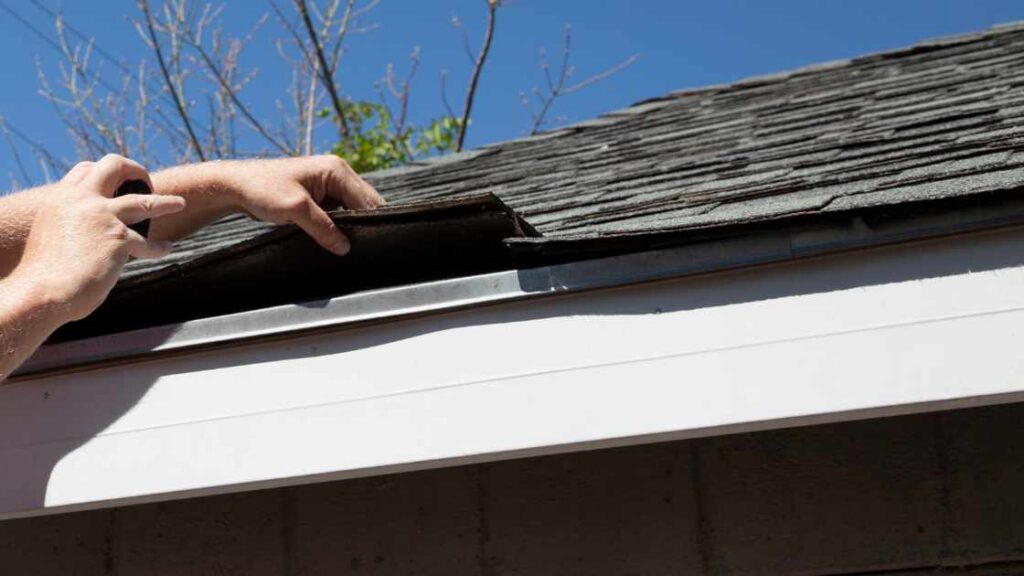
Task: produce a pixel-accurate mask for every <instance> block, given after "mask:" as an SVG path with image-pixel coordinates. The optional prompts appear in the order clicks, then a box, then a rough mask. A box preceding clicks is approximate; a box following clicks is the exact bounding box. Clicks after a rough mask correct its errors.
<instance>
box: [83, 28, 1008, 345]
mask: <svg viewBox="0 0 1024 576" xmlns="http://www.w3.org/2000/svg"><path fill="white" fill-rule="evenodd" d="M1022 64H1024V24H1020V23H1015V24H1008V25H1002V26H999V27H995V28H992V29H990V30H986V31H982V32H978V33H974V34H969V35H964V36H957V37H952V38H945V39H940V40H933V41H929V42H925V43H922V44H918V45H916V46H913V47H910V48H907V49H903V50H897V51H892V52H885V53H881V54H875V55H869V56H864V57H859V58H854V59H851V60H846V61H840V62H831V63H827V64H821V65H816V66H811V67H808V68H804V69H800V70H795V71H792V72H786V73H781V74H775V75H771V76H763V77H756V78H749V79H746V80H743V81H740V82H737V83H735V84H731V85H723V86H711V87H707V88H700V89H695V90H684V91H679V92H674V93H671V94H668V95H666V96H663V97H660V98H654V99H651V100H648V101H644V102H640V103H638V104H636V105H634V106H632V107H630V108H626V109H624V110H619V111H616V112H612V113H610V114H607V115H605V116H602V117H600V118H597V119H595V120H591V121H587V122H583V123H580V124H575V125H572V126H568V127H565V128H561V129H558V130H554V131H551V132H547V133H544V134H540V135H537V136H533V137H528V138H523V139H519V140H514V141H509V142H503V143H499V144H494V145H491V146H485V147H483V148H480V149H476V150H472V151H468V152H464V153H460V154H454V155H451V156H447V157H442V158H437V159H431V160H427V161H423V162H417V163H415V164H413V165H410V166H405V167H401V168H396V169H391V170H386V171H382V172H377V173H372V174H368V175H366V177H367V179H368V180H369V181H370V182H371V183H372V184H373V185H374V186H376V187H377V189H378V190H379V191H380V192H381V193H382V194H383V195H384V197H385V198H386V199H387V200H388V201H389V203H390V205H391V206H392V207H398V208H389V209H388V210H396V209H398V210H399V211H401V210H402V207H403V206H405V207H406V208H405V209H404V210H405V213H406V217H407V218H409V219H412V220H416V219H417V218H422V219H424V221H425V222H429V221H430V219H431V218H433V217H434V216H432V214H435V212H434V211H436V209H437V205H436V203H437V202H438V201H442V200H444V201H451V200H453V199H454V200H456V204H458V200H459V199H463V201H464V202H469V203H470V204H472V203H473V202H475V201H479V200H480V198H481V196H480V195H481V194H484V195H487V194H489V195H493V196H494V197H496V198H497V199H500V202H497V204H503V206H502V207H500V208H495V207H494V206H493V205H492V206H491V207H492V209H495V210H498V211H499V212H505V213H507V214H509V215H511V216H509V217H510V218H511V219H512V220H515V221H516V222H517V223H518V224H517V225H515V226H511V225H510V226H508V227H506V228H503V229H498V230H496V232H497V234H498V235H499V236H502V237H499V238H492V240H491V242H492V243H493V245H492V246H491V251H490V252H489V256H485V257H480V258H476V259H474V260H473V263H472V265H467V266H464V267H462V268H459V269H454V268H451V269H448V268H438V269H437V270H440V272H441V275H442V276H456V275H459V274H468V273H479V272H487V271H493V270H494V269H502V268H509V267H515V266H519V267H522V266H523V265H533V264H538V263H539V264H547V263H551V262H552V261H553V260H558V261H562V262H564V261H566V260H579V259H584V258H589V257H593V256H595V255H607V254H614V253H622V252H635V251H640V250H644V249H650V248H656V247H660V246H665V245H666V244H668V245H678V244H684V243H686V242H689V241H692V240H693V239H694V238H698V237H705V236H707V235H708V234H725V235H729V234H732V235H735V234H742V233H744V232H743V231H744V230H747V229H749V228H750V227H751V226H760V227H761V228H764V227H769V228H771V227H778V226H784V225H787V224H788V223H791V222H794V221H798V220H800V219H807V218H827V217H830V216H836V215H840V216H842V215H847V214H854V213H863V212H865V211H870V210H874V211H877V210H880V209H882V210H892V209H898V208H900V207H909V208H907V209H909V210H910V211H912V212H916V211H920V210H923V209H924V205H925V204H935V203H936V202H943V201H955V200H957V199H959V200H960V201H961V202H963V201H966V202H970V203H975V202H978V201H981V199H982V198H985V199H987V200H986V201H998V200H999V199H1000V198H1003V197H1004V196H1006V195H1010V196H1012V195H1013V194H1014V193H1016V192H1017V191H1018V190H1019V189H1020V183H1021V182H1024V152H1021V151H1019V150H1020V149H1021V145H1022V143H1024V92H1022V91H1021V90H1020V87H1021V85H1022V84H1024V66H1022ZM474 199H476V200H474ZM484 203H485V204H487V202H486V201H485V202H484ZM505 207H507V209H506V208H505ZM386 214H387V212H385V213H384V214H383V215H381V216H378V217H373V216H369V217H367V218H368V220H366V222H368V224H367V225H369V226H370V227H371V228H372V227H373V226H374V224H373V222H374V220H375V218H376V219H377V220H380V221H381V222H382V223H383V225H386V222H387V216H386ZM335 217H336V218H337V219H339V225H341V226H342V227H343V228H345V227H348V228H351V227H352V226H357V227H358V224H359V223H358V222H356V221H355V220H353V218H357V217H353V216H352V215H351V213H345V212H337V213H335ZM509 222H511V220H510V221H509ZM273 228H274V227H273V226H270V225H267V224H263V223H259V222H255V221H253V220H251V219H249V218H246V217H243V216H233V217H229V218H226V219H224V220H221V221H219V222H217V223H215V224H213V225H211V226H209V227H208V228H206V229H204V230H202V231H200V232H198V233H196V234H194V235H192V236H191V237H189V238H186V239H184V240H183V241H181V242H180V243H179V244H178V246H177V250H176V251H175V253H174V254H172V255H171V256H169V257H167V258H164V259H162V260H158V261H137V262H133V263H131V264H129V266H128V267H127V269H126V270H125V273H124V277H123V279H122V282H121V284H120V286H119V288H118V289H116V290H115V293H114V296H113V297H112V299H111V302H112V304H111V305H110V306H117V305H118V304H117V303H118V302H119V300H120V301H123V300H124V299H125V298H124V297H122V296H119V295H121V294H124V293H126V292H129V291H131V292H133V293H134V294H136V295H138V294H147V293H153V292H154V291H164V292H167V291H171V290H173V287H174V286H178V284H176V282H180V281H181V279H182V278H185V277H188V276H190V275H191V276H196V275H197V274H198V275H201V274H202V272H201V271H202V270H206V272H207V273H209V274H216V275H217V280H218V282H217V284H218V285H221V286H224V285H227V286H228V288H230V287H231V285H232V282H233V280H232V279H231V278H232V277H231V276H230V274H229V268H231V266H228V264H226V262H227V261H229V260H230V261H234V262H238V261H243V262H248V263H249V265H248V266H247V268H248V269H249V270H250V272H252V273H256V272H254V271H257V270H259V269H260V268H261V266H262V269H263V272H264V275H265V276H266V275H267V273H268V272H269V273H270V274H271V275H272V274H273V269H272V267H271V263H269V262H268V261H267V258H266V253H267V250H268V249H270V248H268V247H272V246H278V245H279V243H280V242H281V241H282V240H283V239H284V238H286V237H291V238H293V239H292V240H289V242H293V243H294V242H296V241H298V242H300V243H301V242H303V240H295V239H294V237H295V235H294V234H291V235H290V236H289V235H288V234H286V233H282V232H281V231H280V230H276V231H275V230H273ZM414 228H415V227H414ZM419 229H420V230H421V231H426V230H434V229H433V228H432V227H429V226H427V227H422V226H421V227H420V228H419ZM492 232H495V229H492ZM431 234H432V236H431V240H430V241H438V237H437V235H436V234H435V233H434V232H431ZM358 235H359V233H357V238H356V243H355V249H354V251H353V256H356V255H358V254H359V253H360V251H361V250H363V251H365V252H366V253H367V254H374V255H376V256H374V257H373V258H371V260H372V259H374V258H375V259H376V260H374V261H379V259H380V256H379V255H380V254H382V253H384V252H383V251H382V250H380V249H375V248H373V247H372V246H371V245H372V244H373V243H374V240H372V239H370V240H366V241H364V242H360V238H359V237H358ZM300 236H301V235H300ZM371 236H374V237H375V238H380V235H371ZM492 236H493V234H492ZM403 238H404V240H403V241H405V242H406V243H405V244H404V245H405V246H411V245H412V244H415V242H408V240H409V237H408V236H404V237H403ZM447 238H448V242H449V244H448V245H447V246H448V248H447V249H446V250H448V252H445V249H439V250H437V251H435V254H434V257H433V260H430V261H431V262H436V261H438V260H443V259H445V258H446V256H445V254H449V255H450V254H451V253H452V252H451V250H452V246H454V244H451V243H452V242H455V243H457V242H459V241H460V240H459V239H458V238H455V237H450V236H449V237H447ZM461 242H463V245H465V242H466V238H465V237H463V238H462V239H461ZM309 244H310V245H311V243H309ZM470 244H472V242H470ZM289 246H291V244H289ZM299 249H300V248H297V247H295V246H293V247H292V248H288V249H287V250H285V252H287V251H288V250H299ZM280 251H281V249H280V247H279V249H278V252H280ZM360 262H362V263H363V264H366V260H365V259H363V260H361V261H360ZM261 263H262V264H261ZM321 264H322V263H321ZM238 267H239V266H238V265H235V266H234V268H238ZM245 267H246V266H243V268H245ZM436 276H437V274H436V273H435V274H434V277H436ZM423 279H426V278H425V277H423V276H415V275H413V276H410V277H406V278H380V282H378V283H376V284H374V283H372V282H371V283H369V284H363V285H358V286H356V285H351V284H346V285H341V284H338V285H334V286H333V287H332V288H331V289H332V290H333V291H334V293H332V294H324V293H309V294H303V293H296V292H293V291H289V292H287V294H281V295H280V298H279V300H278V301H276V302H275V301H272V300H273V299H271V300H267V301H262V300H260V301H256V300H253V301H251V302H245V299H244V298H238V299H237V302H236V306H235V307H234V308H230V307H229V308H228V309H222V308H216V307H212V308H211V307H207V308H203V310H205V312H203V313H202V314H205V315H212V314H217V313H224V312H230V311H237V309H239V308H252V307H253V306H256V305H267V304H274V303H281V302H282V301H287V300H288V299H290V300H291V301H301V300H303V299H313V298H321V297H326V296H331V295H339V294H341V293H347V292H352V291H354V290H358V289H365V288H372V287H379V286H385V285H395V284H400V283H402V282H409V281H416V280H423ZM236 280H238V282H241V279H238V278H236ZM235 287H236V288H240V287H241V284H237V285H235ZM178 292H179V293H180V292H181V290H180V288H179V289H178ZM179 297H181V298H184V296H183V295H180V294H179ZM181 307H182V308H190V307H191V308H194V309H199V308H198V307H197V304H196V302H182V303H181ZM108 308H109V307H108ZM123 315H124V314H122V316H123ZM101 317H102V314H101ZM166 319H167V320H180V319H183V318H175V317H173V315H172V316H169V317H167V318H166ZM91 331H92V329H91V328H87V329H86V332H91ZM72 332H73V331H72Z"/></svg>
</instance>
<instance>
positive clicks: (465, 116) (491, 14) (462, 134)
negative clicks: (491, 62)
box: [455, 0, 501, 152]
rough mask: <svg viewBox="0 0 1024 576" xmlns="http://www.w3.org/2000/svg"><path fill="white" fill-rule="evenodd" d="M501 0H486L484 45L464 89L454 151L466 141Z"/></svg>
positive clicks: (460, 148)
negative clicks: (467, 84)
mask: <svg viewBox="0 0 1024 576" xmlns="http://www.w3.org/2000/svg"><path fill="white" fill-rule="evenodd" d="M499 6H501V0H487V32H485V34H484V45H483V47H481V48H480V54H479V55H478V56H477V59H476V64H475V65H474V66H473V74H472V76H470V80H469V89H468V90H466V105H465V108H463V111H462V120H461V122H459V138H458V140H457V143H456V145H455V151H456V152H460V151H462V147H463V145H465V142H466V132H467V129H468V128H469V117H470V115H471V114H472V113H473V100H474V99H476V88H477V85H478V84H479V82H480V73H481V72H483V68H484V63H486V62H487V55H488V54H490V52H491V42H492V41H493V40H494V25H495V21H496V14H497V12H498V7H499Z"/></svg>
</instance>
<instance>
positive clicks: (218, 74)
mask: <svg viewBox="0 0 1024 576" xmlns="http://www.w3.org/2000/svg"><path fill="white" fill-rule="evenodd" d="M142 1H144V0H142ZM185 40H186V41H187V42H188V43H189V44H190V45H191V46H192V48H193V49H194V50H195V51H196V53H197V54H199V58H200V59H202V61H203V63H204V64H205V65H206V69H207V70H208V71H209V72H210V74H211V75H212V76H213V78H214V80H216V81H217V83H218V84H219V85H220V87H221V89H222V90H223V91H224V94H225V95H226V96H227V97H228V98H230V100H231V102H232V103H233V104H234V105H235V106H236V107H237V108H238V111H239V112H241V113H242V116H245V119H246V120H248V121H249V124H250V125H251V126H252V128H253V129H254V130H256V131H257V132H259V134H260V136H263V138H264V139H266V141H267V142H269V143H270V144H271V145H272V146H274V147H275V148H277V149H278V150H280V151H281V152H283V153H285V154H289V155H290V154H291V151H290V150H289V148H288V147H287V146H285V145H284V144H282V143H281V142H279V141H278V140H277V138H274V136H273V135H272V134H270V132H268V131H267V129H266V128H264V127H263V124H261V123H260V121H259V120H257V119H256V117H255V116H254V115H253V113H252V112H250V111H249V108H248V107H247V106H246V105H245V104H244V103H243V102H242V100H241V99H240V98H239V97H238V92H237V91H236V90H235V89H234V88H233V87H232V86H231V84H230V83H229V82H228V80H227V78H225V76H224V72H223V71H222V70H221V69H220V67H218V66H217V63H216V62H214V61H213V58H211V57H210V54H209V53H208V52H207V51H206V49H205V48H203V46H202V45H201V44H199V43H198V42H197V41H196V40H195V39H194V38H192V37H191V36H190V35H186V36H185Z"/></svg>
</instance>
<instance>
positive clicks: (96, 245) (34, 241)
mask: <svg viewBox="0 0 1024 576" xmlns="http://www.w3.org/2000/svg"><path fill="white" fill-rule="evenodd" d="M127 180H143V181H145V182H147V183H149V174H148V173H147V172H146V170H145V169H144V168H143V167H142V166H140V165H138V164H136V163H135V162H132V161H131V160H128V159H126V158H122V157H120V156H114V155H110V156H106V157H104V158H103V159H102V160H100V161H99V162H96V163H92V162H83V163H81V164H78V165H77V166H75V167H74V168H73V169H71V171H70V172H68V173H67V175H66V176H65V177H64V178H63V179H62V180H61V181H60V182H59V183H57V184H56V185H55V186H54V187H53V188H52V189H50V190H49V191H48V193H47V194H46V197H45V200H44V201H43V204H42V205H41V206H40V209H39V211H38V213H37V214H36V218H35V221H34V222H33V224H32V229H31V232H30V233H29V236H28V239H27V240H26V242H25V250H24V253H23V254H22V258H21V262H20V263H19V264H18V267H17V268H16V269H15V270H14V272H13V274H12V279H15V280H17V281H20V282H27V283H29V284H30V285H32V286H34V287H35V290H36V292H37V293H38V294H39V295H42V297H43V298H44V299H45V300H46V301H47V302H49V303H51V304H52V305H54V306H58V307H60V308H61V314H60V316H61V318H62V320H63V321H65V322H66V321H71V320H78V319H81V318H84V317H85V316H87V315H88V314H90V313H92V311H93V310H95V309H96V308H97V307H98V306H99V305H100V304H101V303H102V302H103V300H104V299H105V298H106V297H107V294H108V293H109V292H110V290H111V288H113V286H114V284H115V283H116V282H117V278H118V276H119V275H120V273H121V269H122V268H123V267H124V265H125V263H126V262H128V259H129V257H135V258H159V257H161V256H164V255H165V254H167V252H168V251H169V250H170V243H168V242H159V241H151V240H147V239H145V238H143V237H142V236H140V235H139V234H138V233H137V232H135V231H133V230H131V229H129V228H128V225H129V224H134V223H136V222H139V221H142V220H146V219H155V218H160V217H161V216H165V215H168V214H174V213H176V212H180V211H182V210H183V209H184V208H185V200H184V199H182V198H181V197H178V196H155V195H136V194H130V195H126V196H121V197H119V198H114V197H113V196H114V192H115V191H116V190H117V188H118V187H119V186H120V185H121V184H123V183H124V182H125V181H127Z"/></svg>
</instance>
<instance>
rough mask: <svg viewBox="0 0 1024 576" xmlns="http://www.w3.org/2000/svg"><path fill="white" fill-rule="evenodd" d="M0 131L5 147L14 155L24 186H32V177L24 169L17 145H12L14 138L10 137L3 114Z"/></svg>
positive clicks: (0, 118) (0, 117) (0, 120)
mask: <svg viewBox="0 0 1024 576" xmlns="http://www.w3.org/2000/svg"><path fill="white" fill-rule="evenodd" d="M0 132H3V135H4V142H6V143H7V148H8V149H10V151H11V156H13V157H14V163H15V164H16V165H17V166H18V172H20V173H21V178H22V179H23V180H24V181H25V187H26V188H31V187H32V185H33V184H32V177H31V176H29V175H28V170H26V169H25V163H24V162H22V160H21V154H19V153H18V147H17V146H15V145H14V140H12V139H11V131H10V130H8V129H7V122H5V121H4V118H3V116H0Z"/></svg>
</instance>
